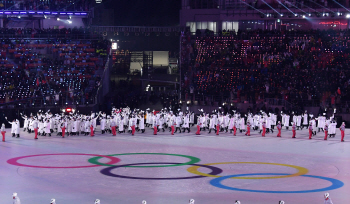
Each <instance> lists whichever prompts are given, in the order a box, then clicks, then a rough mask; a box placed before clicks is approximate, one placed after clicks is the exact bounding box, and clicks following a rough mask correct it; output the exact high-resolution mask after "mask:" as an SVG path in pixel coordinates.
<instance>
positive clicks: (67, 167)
mask: <svg viewBox="0 0 350 204" xmlns="http://www.w3.org/2000/svg"><path fill="white" fill-rule="evenodd" d="M51 155H87V156H98V157H104V158H108V159H110V160H111V161H110V162H108V163H107V164H109V165H112V164H116V163H118V162H120V159H118V158H116V157H112V156H103V155H98V154H83V153H60V154H37V155H28V156H22V157H16V158H12V159H9V160H7V163H9V164H12V165H15V166H24V167H33V168H52V169H55V168H56V169H69V168H87V167H97V166H100V165H89V166H66V167H55V166H34V165H27V164H21V163H18V160H20V159H24V158H28V157H37V156H51Z"/></svg>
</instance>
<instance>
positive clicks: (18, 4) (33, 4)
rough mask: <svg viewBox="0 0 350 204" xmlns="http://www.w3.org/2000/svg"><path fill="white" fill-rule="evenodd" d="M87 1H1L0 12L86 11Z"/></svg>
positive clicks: (88, 4) (88, 5)
mask: <svg viewBox="0 0 350 204" xmlns="http://www.w3.org/2000/svg"><path fill="white" fill-rule="evenodd" d="M90 3H91V1H89V0H1V1H0V10H31V11H88V10H89V8H90Z"/></svg>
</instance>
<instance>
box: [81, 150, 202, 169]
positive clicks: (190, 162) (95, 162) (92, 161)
mask: <svg viewBox="0 0 350 204" xmlns="http://www.w3.org/2000/svg"><path fill="white" fill-rule="evenodd" d="M138 154H150V155H154V154H155V155H170V156H178V157H186V158H189V159H190V161H189V162H186V163H179V164H174V165H162V166H124V167H134V168H151V167H172V166H185V165H190V164H195V163H197V162H199V161H200V159H199V158H197V157H192V156H188V155H182V154H166V153H125V154H111V155H108V156H119V155H138ZM100 158H101V157H100V156H99V157H94V158H91V159H89V160H88V162H90V163H92V164H96V165H101V166H115V165H111V164H104V163H100V162H98V160H99V159H100Z"/></svg>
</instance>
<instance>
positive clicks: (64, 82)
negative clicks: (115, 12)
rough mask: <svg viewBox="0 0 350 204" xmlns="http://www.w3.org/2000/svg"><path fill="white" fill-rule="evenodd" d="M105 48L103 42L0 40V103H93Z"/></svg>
mask: <svg viewBox="0 0 350 204" xmlns="http://www.w3.org/2000/svg"><path fill="white" fill-rule="evenodd" d="M109 47H110V42H109V41H106V40H70V39H50V40H39V39H37V40H23V39H21V40H20V39H18V40H10V39H2V40H1V44H0V51H1V53H0V70H1V77H0V102H1V103H9V102H19V101H26V103H27V104H28V105H43V103H45V104H65V103H68V104H72V103H75V104H88V103H89V104H91V103H94V102H95V101H94V96H95V95H96V91H97V89H98V87H99V85H100V81H101V78H100V75H101V73H102V72H103V69H104V67H105V66H104V65H105V63H106V61H107V53H108V52H109ZM98 73H99V74H98ZM28 99H30V100H28ZM22 104H23V103H22Z"/></svg>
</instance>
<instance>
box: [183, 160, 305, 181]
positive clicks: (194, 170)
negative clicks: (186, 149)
mask: <svg viewBox="0 0 350 204" xmlns="http://www.w3.org/2000/svg"><path fill="white" fill-rule="evenodd" d="M217 164H269V165H277V166H287V167H292V168H295V169H297V170H298V172H297V173H295V174H288V175H286V176H272V177H236V176H235V177H232V178H233V179H276V178H288V177H295V176H301V175H304V174H307V173H308V172H309V170H307V169H306V168H304V167H300V166H294V165H289V164H278V163H266V162H221V163H210V164H204V165H217ZM198 168H199V167H198V166H193V167H190V168H188V169H187V171H188V172H190V173H193V174H197V175H201V176H208V177H215V178H218V177H221V176H216V175H210V174H205V173H202V172H199V171H198V170H197V169H198Z"/></svg>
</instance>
